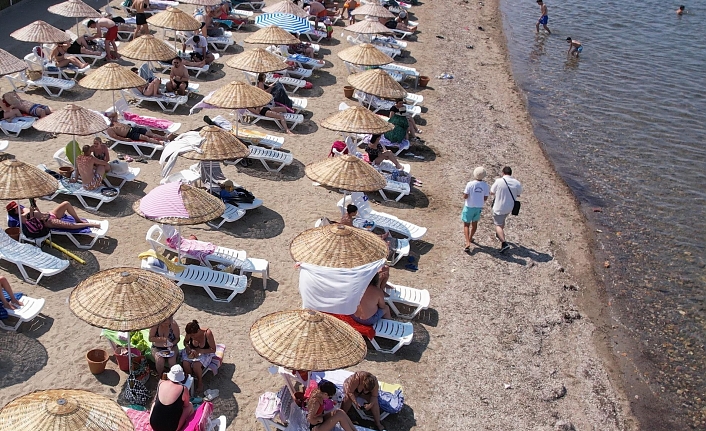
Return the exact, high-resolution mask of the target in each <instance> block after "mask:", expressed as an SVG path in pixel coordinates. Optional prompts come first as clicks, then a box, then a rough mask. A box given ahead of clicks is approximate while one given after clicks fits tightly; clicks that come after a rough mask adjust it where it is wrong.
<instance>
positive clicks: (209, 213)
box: [132, 183, 226, 226]
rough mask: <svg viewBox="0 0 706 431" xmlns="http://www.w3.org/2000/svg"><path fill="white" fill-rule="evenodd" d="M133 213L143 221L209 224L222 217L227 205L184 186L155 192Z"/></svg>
mask: <svg viewBox="0 0 706 431" xmlns="http://www.w3.org/2000/svg"><path fill="white" fill-rule="evenodd" d="M132 209H133V210H134V211H135V212H136V213H137V214H138V215H139V216H141V217H144V218H146V219H147V220H152V221H155V222H157V223H164V224H170V225H175V226H184V225H195V224H200V223H205V222H207V221H209V220H213V219H214V218H216V217H219V216H220V215H222V214H223V213H224V212H225V210H226V207H225V204H224V203H223V201H222V200H220V199H219V198H217V197H216V196H213V195H212V194H210V193H209V192H207V191H205V190H201V189H199V188H196V187H194V186H190V185H188V184H181V183H167V184H162V185H160V186H157V187H155V188H154V189H152V190H151V191H150V192H149V193H147V195H145V196H144V197H143V198H142V199H140V200H138V201H137V202H135V204H134V205H133V206H132Z"/></svg>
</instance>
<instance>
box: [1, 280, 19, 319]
mask: <svg viewBox="0 0 706 431" xmlns="http://www.w3.org/2000/svg"><path fill="white" fill-rule="evenodd" d="M3 290H4V291H5V292H7V296H9V297H10V300H9V301H8V300H7V299H5V295H3V293H2V291H3ZM0 302H2V306H3V308H5V309H6V310H17V309H19V308H20V307H22V306H23V305H24V304H23V303H22V302H21V301H20V300H19V299H17V297H16V296H15V293H14V292H13V291H12V288H11V287H10V282H9V281H7V278H5V277H4V276H2V275H0Z"/></svg>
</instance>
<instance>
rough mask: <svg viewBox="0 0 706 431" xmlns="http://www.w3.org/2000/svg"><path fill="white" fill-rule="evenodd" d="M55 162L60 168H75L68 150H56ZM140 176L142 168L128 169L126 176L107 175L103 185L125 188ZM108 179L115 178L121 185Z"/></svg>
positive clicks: (112, 173)
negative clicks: (67, 154) (67, 153)
mask: <svg viewBox="0 0 706 431" xmlns="http://www.w3.org/2000/svg"><path fill="white" fill-rule="evenodd" d="M54 161H55V162H56V163H57V164H58V165H59V167H62V166H71V167H73V164H72V163H71V161H69V159H68V158H67V157H66V148H59V149H58V150H56V153H54ZM138 175H140V168H133V167H128V171H127V172H125V173H124V174H116V173H115V172H112V171H111V172H108V173H107V174H106V177H105V178H104V179H103V184H105V185H106V186H108V187H115V188H116V189H119V188H121V187H122V186H124V185H125V183H126V182H128V181H134V180H135V179H136V178H137V176H138ZM108 178H115V179H117V180H118V181H120V184H118V185H114V184H112V183H111V182H110V180H109V179H108Z"/></svg>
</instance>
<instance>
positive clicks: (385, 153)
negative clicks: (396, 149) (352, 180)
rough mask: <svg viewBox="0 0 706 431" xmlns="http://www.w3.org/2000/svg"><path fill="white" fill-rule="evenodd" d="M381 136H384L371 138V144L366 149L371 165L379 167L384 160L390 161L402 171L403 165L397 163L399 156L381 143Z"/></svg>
mask: <svg viewBox="0 0 706 431" xmlns="http://www.w3.org/2000/svg"><path fill="white" fill-rule="evenodd" d="M380 136H382V135H373V137H372V138H370V142H368V145H367V146H366V147H365V152H366V153H368V159H369V160H370V163H372V164H374V165H379V164H380V163H382V162H383V160H389V161H391V162H392V163H394V164H395V168H397V169H399V170H402V169H403V168H402V165H400V162H399V161H397V156H395V154H394V153H393V152H392V151H390V150H388V149H387V148H385V146H384V145H382V144H381V143H380Z"/></svg>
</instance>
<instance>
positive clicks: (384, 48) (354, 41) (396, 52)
mask: <svg viewBox="0 0 706 431" xmlns="http://www.w3.org/2000/svg"><path fill="white" fill-rule="evenodd" d="M346 40H347V41H348V43H350V44H351V45H360V44H362V43H365V42H363V41H362V40H360V39H357V38H354V37H353V36H347V37H346ZM373 46H374V47H375V48H377V49H378V50H379V51H380V52H382V53H384V54H387V55H389V56H390V57H392V58H395V57H397V56H398V55H400V54H402V51H401V50H399V49H395V48H390V47H389V46H382V45H373Z"/></svg>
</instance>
